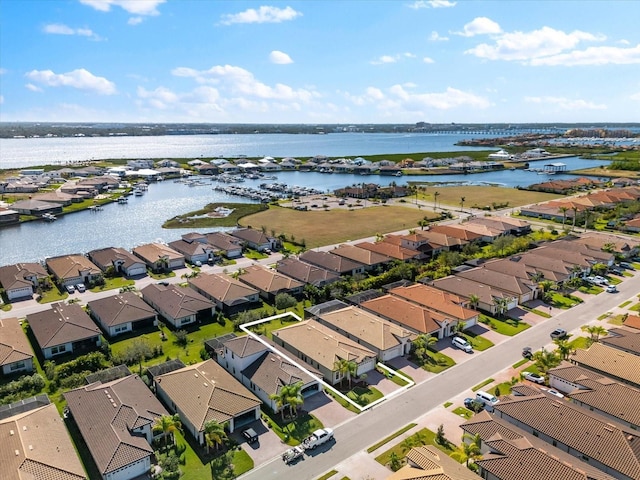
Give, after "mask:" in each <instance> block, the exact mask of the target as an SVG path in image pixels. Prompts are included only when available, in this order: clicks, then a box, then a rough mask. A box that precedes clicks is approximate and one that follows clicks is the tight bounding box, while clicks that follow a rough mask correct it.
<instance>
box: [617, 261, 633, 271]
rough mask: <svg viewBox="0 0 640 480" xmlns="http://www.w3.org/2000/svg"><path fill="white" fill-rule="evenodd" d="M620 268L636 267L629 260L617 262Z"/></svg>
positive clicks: (629, 268)
mask: <svg viewBox="0 0 640 480" xmlns="http://www.w3.org/2000/svg"><path fill="white" fill-rule="evenodd" d="M619 265H620V266H621V267H622V268H626V269H627V270H635V269H636V267H634V266H633V265H631V264H630V263H629V262H620V264H619Z"/></svg>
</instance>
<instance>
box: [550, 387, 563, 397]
mask: <svg viewBox="0 0 640 480" xmlns="http://www.w3.org/2000/svg"><path fill="white" fill-rule="evenodd" d="M547 393H550V394H551V395H554V396H556V397H558V398H564V395H563V394H561V393H560V392H559V391H557V390H556V389H555V388H551V389H549V390H547Z"/></svg>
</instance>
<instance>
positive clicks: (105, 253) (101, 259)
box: [87, 247, 147, 277]
mask: <svg viewBox="0 0 640 480" xmlns="http://www.w3.org/2000/svg"><path fill="white" fill-rule="evenodd" d="M87 255H88V256H89V258H90V259H91V261H92V262H93V263H95V264H96V265H97V266H98V267H99V268H100V270H102V271H103V272H106V271H107V269H108V268H109V267H113V268H114V270H115V272H116V273H121V274H123V275H126V276H127V277H137V276H140V275H146V274H147V265H146V264H145V263H144V261H142V260H141V259H140V258H139V257H136V256H135V255H134V254H133V253H131V252H129V251H127V250H125V249H124V248H120V247H107V248H100V249H98V250H92V251H90V252H89V253H88V254H87Z"/></svg>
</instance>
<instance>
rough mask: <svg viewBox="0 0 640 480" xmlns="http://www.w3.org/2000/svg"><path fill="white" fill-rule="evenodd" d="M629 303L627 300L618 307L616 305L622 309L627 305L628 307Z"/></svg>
mask: <svg viewBox="0 0 640 480" xmlns="http://www.w3.org/2000/svg"><path fill="white" fill-rule="evenodd" d="M630 303H631V300H627V301H626V302H622V303H621V304H620V305H618V307H620V308H624V307H626V306H627V305H629V304H630Z"/></svg>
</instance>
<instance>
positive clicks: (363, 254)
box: [331, 244, 391, 271]
mask: <svg viewBox="0 0 640 480" xmlns="http://www.w3.org/2000/svg"><path fill="white" fill-rule="evenodd" d="M331 253H333V254H334V255H338V256H340V257H343V258H347V259H349V260H353V261H354V262H358V263H361V264H362V265H364V269H365V270H366V271H370V270H374V269H376V268H380V267H383V266H384V265H387V264H389V263H390V262H391V257H388V256H387V255H382V254H381V253H377V252H374V251H372V250H367V249H365V248H360V247H355V246H353V245H347V244H343V245H340V246H339V247H336V248H334V249H333V250H331Z"/></svg>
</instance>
